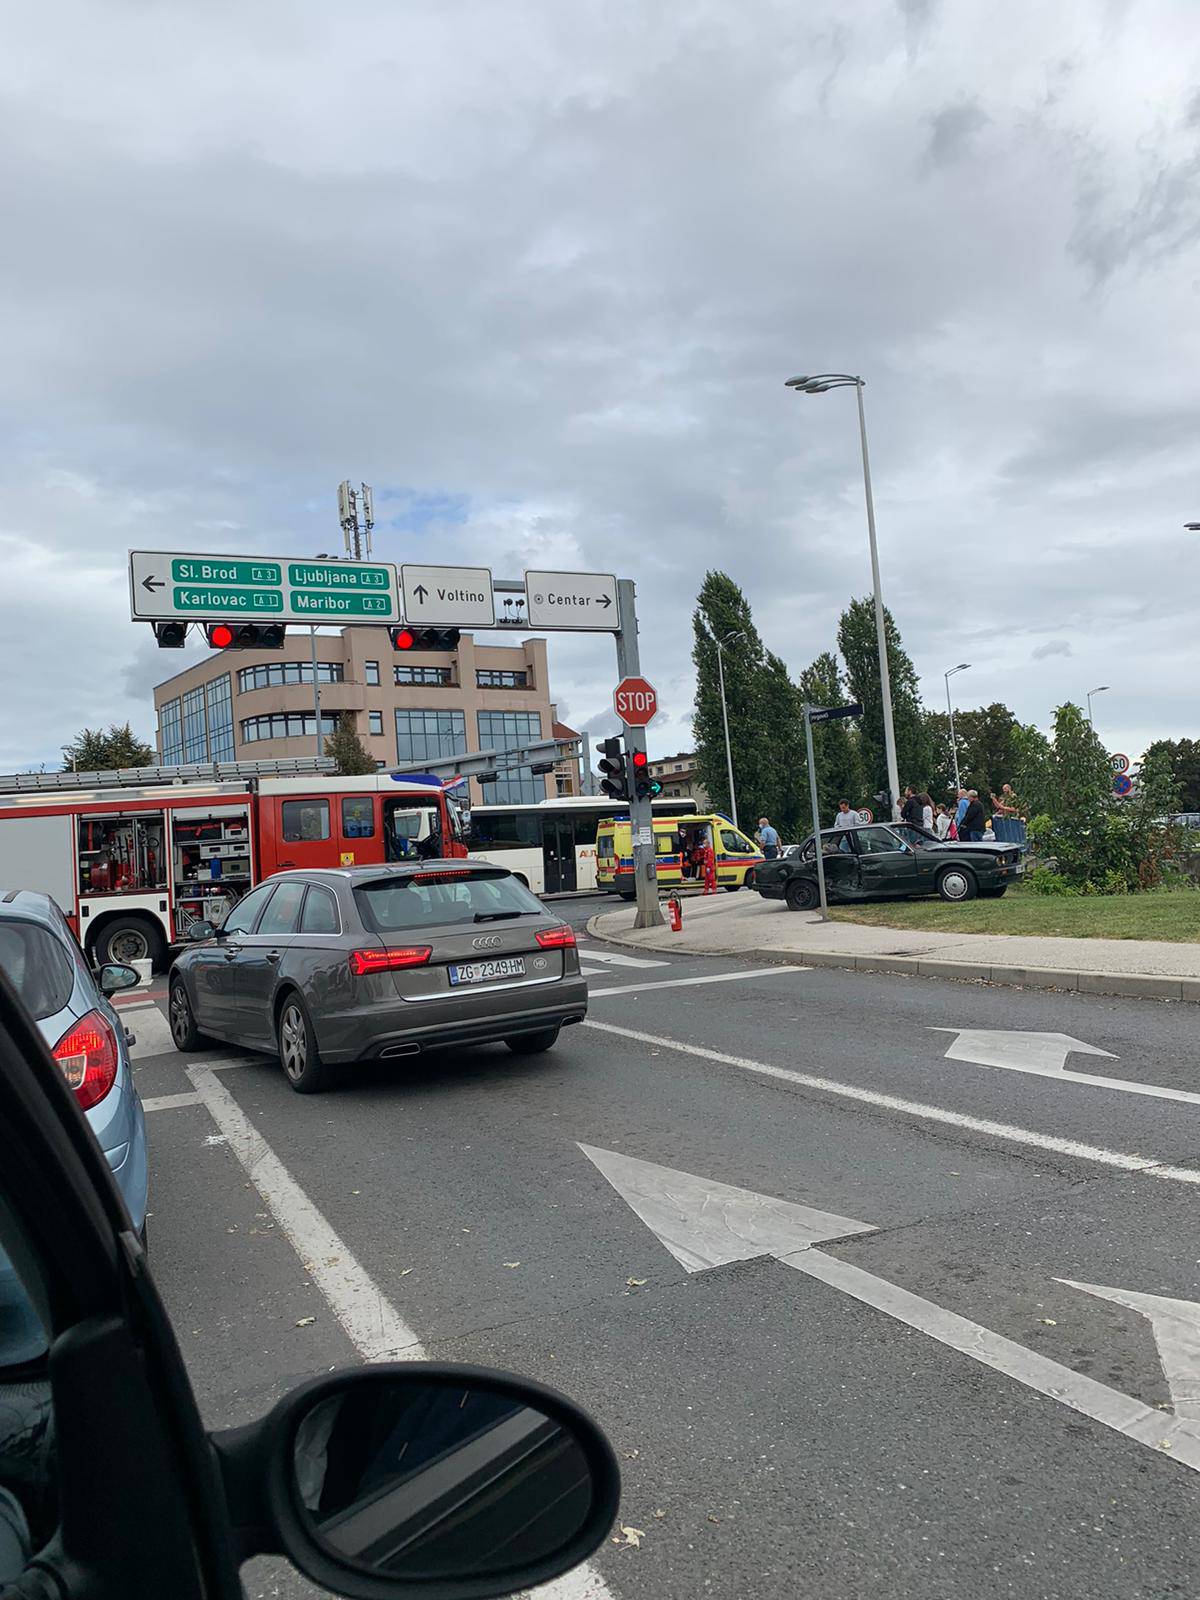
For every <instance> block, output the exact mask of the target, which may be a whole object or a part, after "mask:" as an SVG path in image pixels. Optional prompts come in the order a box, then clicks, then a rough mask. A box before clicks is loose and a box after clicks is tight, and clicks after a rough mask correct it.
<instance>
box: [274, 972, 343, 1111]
mask: <svg viewBox="0 0 1200 1600" xmlns="http://www.w3.org/2000/svg"><path fill="white" fill-rule="evenodd" d="M275 1034H276V1038H277V1040H278V1042H279V1060H280V1063H281V1065H282V1067H283V1071H284V1075H285V1077H286V1078H287V1081H288V1082H289V1083H290V1084H291V1086H292V1088H293V1089H295V1091H296V1093H297V1094H320V1092H321V1091H322V1089H326V1088H328V1087H329V1081H330V1072H329V1068H328V1067H327V1066H326V1065H325V1063H324V1062H323V1061H322V1060H321V1052H320V1051H319V1050H318V1049H317V1036H316V1034H315V1033H314V1032H313V1027H312V1023H311V1022H310V1021H309V1020H308V1012H307V1011H305V1009H304V1003H303V1001H302V1000H301V999H300V996H299V995H298V994H289V995H288V997H287V999H286V1000H285V1001H284V1002H283V1005H282V1006H281V1007H280V1011H279V1021H278V1022H277V1024H276V1027H275Z"/></svg>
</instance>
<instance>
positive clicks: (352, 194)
mask: <svg viewBox="0 0 1200 1600" xmlns="http://www.w3.org/2000/svg"><path fill="white" fill-rule="evenodd" d="M5 31H6V47H5V50H4V52H3V55H2V57H0V186H2V195H3V215H4V219H5V224H4V242H3V245H2V246H0V325H2V328H3V345H4V359H3V361H2V362H0V407H2V418H3V431H4V439H3V448H2V449H0V558H2V567H0V572H2V574H3V586H4V599H5V620H6V628H5V633H6V643H7V660H8V664H9V680H8V681H9V692H8V694H7V695H6V696H5V700H4V706H3V721H2V725H0V770H4V771H10V770H14V769H16V768H18V767H22V766H25V765H27V764H30V763H36V762H39V761H42V760H51V761H52V760H54V759H55V758H56V756H57V752H58V747H59V746H60V745H61V743H62V742H63V740H64V739H65V738H67V737H69V736H70V735H71V734H72V733H73V732H74V731H75V730H76V729H78V728H79V727H80V726H82V725H84V724H88V725H92V726H95V725H98V724H102V723H108V722H111V721H123V720H124V719H125V718H126V717H128V718H130V719H131V720H132V722H133V723H134V726H135V728H137V729H138V730H139V731H141V732H143V733H146V734H151V733H152V717H151V711H150V695H149V690H150V686H151V685H152V684H153V683H154V681H155V680H156V679H157V678H159V677H161V676H164V675H165V672H164V670H163V669H164V667H167V668H172V667H176V666H177V665H178V664H179V662H180V660H181V658H180V657H179V656H178V655H171V656H166V655H163V654H161V653H160V652H158V651H157V650H156V649H155V648H154V647H153V645H152V642H151V641H150V639H149V636H148V634H149V630H148V629H146V628H145V626H144V625H143V626H140V627H134V626H133V625H132V624H131V623H130V622H129V620H128V598H127V588H126V578H125V561H126V551H127V549H128V548H129V547H131V546H138V547H147V548H152V549H154V548H158V549H162V548H167V549H171V548H178V549H193V550H214V551H216V550H229V551H237V550H258V551H260V552H264V553H280V554H292V553H294V554H311V553H315V552H317V551H318V550H325V549H330V548H336V541H337V539H338V537H339V534H338V529H337V524H336V511H335V504H334V493H335V487H336V484H337V482H338V480H339V479H341V478H343V477H347V476H348V477H352V478H354V479H356V480H357V479H360V478H362V479H366V480H367V481H368V482H370V483H372V484H373V485H374V486H375V491H376V504H377V516H378V523H379V525H378V528H377V531H376V554H377V555H380V556H382V557H385V558H387V559H390V560H394V561H397V562H400V561H403V560H438V561H450V562H454V561H464V562H468V563H481V564H488V565H490V566H491V567H492V568H493V569H494V570H495V571H496V573H497V575H509V574H514V573H519V572H520V571H521V570H522V569H523V568H524V567H526V566H538V567H566V568H571V567H581V568H586V569H597V570H615V571H617V572H618V573H621V574H622V575H627V576H630V577H633V578H634V579H635V580H636V582H637V585H638V595H639V609H640V613H641V619H642V647H643V665H644V667H645V669H646V671H647V675H648V676H649V677H650V678H651V679H652V680H653V681H654V682H655V683H656V684H657V685H658V688H659V693H660V701H661V703H662V705H663V707H664V711H663V714H661V715H660V717H659V720H658V722H657V723H656V724H655V725H654V727H653V728H652V730H651V731H652V733H653V735H654V738H653V740H652V749H654V750H655V751H656V752H657V753H667V752H668V750H673V749H676V748H680V747H686V746H687V744H688V741H689V737H690V733H689V713H690V708H691V699H692V682H691V665H690V626H689V615H690V610H691V605H692V601H693V597H694V594H695V590H696V587H697V584H698V581H699V579H700V578H701V577H702V575H703V573H704V571H705V569H706V568H708V567H710V566H715V567H721V568H723V569H724V570H726V571H727V572H729V573H730V574H732V576H734V577H735V578H736V579H737V580H738V581H739V582H740V583H741V584H742V585H743V586H744V588H745V590H746V592H747V594H748V595H749V597H750V599H751V602H752V604H753V605H754V608H755V613H756V617H757V620H758V622H759V626H760V628H761V630H762V632H763V634H764V637H765V638H766V640H767V642H768V643H769V644H770V645H771V646H773V647H774V648H775V649H776V650H778V651H779V653H780V654H781V655H783V656H784V658H785V659H786V660H787V661H788V662H789V664H790V665H791V666H792V667H793V668H794V669H795V670H797V671H798V670H799V669H801V668H802V667H803V666H804V665H805V664H806V663H807V662H808V661H809V660H810V659H811V658H812V656H814V655H815V654H816V653H817V652H818V651H820V650H822V649H824V648H827V647H829V646H830V645H831V643H832V640H833V635H834V630H835V627H836V619H837V615H838V612H839V611H840V609H841V608H842V606H843V605H844V604H845V602H846V600H847V598H848V597H849V596H851V595H854V594H863V593H866V592H867V591H868V589H869V583H870V578H869V567H868V561H867V550H866V536H865V524H864V516H863V507H862V480H861V467H860V462H859V458H858V455H857V448H858V445H857V437H856V428H855V421H854V415H853V396H852V394H851V393H850V392H848V391H847V392H844V393H830V394H827V395H824V396H821V397H817V398H805V397H796V396H793V395H792V394H790V393H789V392H787V391H785V390H784V388H783V380H784V379H785V378H786V377H788V376H789V375H790V374H792V373H794V372H803V371H820V370H839V371H851V372H854V371H857V372H861V373H863V374H864V375H865V377H866V379H867V383H868V387H867V390H866V401H867V412H868V423H869V426H870V430H871V443H872V453H873V465H874V469H875V489H876V501H877V511H878V521H879V535H880V547H881V555H882V563H883V582H884V593H885V597H886V599H887V601H888V603H889V604H890V606H891V607H892V609H893V611H894V612H895V615H896V618H897V621H898V623H899V625H900V628H901V631H902V633H903V636H904V638H905V641H906V643H907V645H908V647H909V649H910V650H911V652H912V654H913V656H914V658H915V660H916V662H917V666H918V669H919V671H920V672H921V673H922V674H923V675H924V678H925V691H926V694H927V697H928V698H929V699H930V700H931V701H932V702H933V703H935V704H936V703H938V702H939V700H940V699H941V696H942V693H943V686H942V678H941V674H942V672H943V671H944V670H945V668H946V667H948V666H952V665H954V664H955V663H957V662H959V661H970V662H971V663H972V664H973V667H972V671H971V672H970V673H964V674H962V675H961V676H960V677H959V678H958V679H957V680H956V682H957V683H958V684H959V685H960V686H961V688H960V703H961V704H964V705H970V704H979V703H982V702H985V701H990V700H993V699H1003V700H1006V701H1007V702H1008V703H1009V704H1010V705H1011V706H1013V708H1014V709H1015V710H1016V711H1017V712H1018V714H1019V715H1020V716H1021V717H1022V718H1025V719H1027V720H1030V721H1034V722H1037V723H1039V724H1041V725H1043V726H1045V725H1046V724H1047V723H1048V721H1049V718H1050V717H1051V716H1052V714H1053V708H1054V706H1055V705H1056V704H1058V703H1059V702H1061V701H1062V700H1064V699H1067V698H1074V699H1076V700H1082V697H1083V694H1084V692H1085V691H1086V690H1088V689H1090V688H1092V687H1093V686H1095V685H1098V684H1102V683H1105V684H1109V685H1111V688H1110V690H1109V692H1108V693H1107V694H1105V695H1102V696H1100V697H1099V699H1098V700H1097V702H1096V720H1097V726H1098V729H1099V731H1100V732H1101V733H1102V734H1103V736H1104V737H1105V739H1106V740H1107V741H1108V743H1109V745H1110V747H1111V748H1113V749H1126V750H1128V751H1129V752H1130V753H1136V752H1138V751H1139V750H1140V749H1141V748H1142V747H1143V745H1144V744H1145V743H1146V742H1147V741H1148V740H1149V739H1151V738H1155V737H1158V736H1161V735H1167V736H1170V735H1179V734H1188V735H1196V734H1198V733H1200V728H1198V727H1197V725H1196V724H1197V713H1196V698H1197V696H1196V677H1197V661H1198V659H1200V640H1198V637H1197V635H1198V631H1200V630H1198V628H1197V612H1198V607H1200V535H1189V534H1187V533H1185V532H1184V531H1183V530H1182V526H1181V525H1182V524H1183V523H1184V522H1185V521H1189V520H1200V472H1198V468H1200V433H1198V426H1197V424H1198V420H1200V338H1198V332H1197V311H1198V309H1200V261H1198V257H1197V240H1198V237H1200V88H1198V86H1200V59H1198V58H1200V32H1198V30H1197V28H1196V10H1195V0H1058V3H1056V4H1055V5H1053V6H1047V5H1046V4H1045V0H1008V3H1007V4H1006V5H1004V6H1002V7H1001V6H997V5H995V4H994V3H991V0H988V3H986V4H985V3H983V0H858V3H857V4H853V5H847V4H845V0H786V3H785V0H720V3H715V0H668V3H665V4H652V3H647V0H503V3H500V0H436V3H434V0H424V3H420V4H413V3H409V0H341V3H339V4H337V5H331V4H329V3H328V0H326V3H323V4H321V5H315V4H311V3H309V0H250V3H246V0H237V3H233V0H196V3H194V4H191V3H183V0H178V3H173V0H157V3H151V0H139V3H136V4H134V3H124V0H106V3H105V4H104V5H102V6H97V5H96V4H95V3H94V0H76V3H70V0H63V3H59V0H45V3H44V4H42V5H40V6H31V5H29V6H23V7H19V8H16V9H13V10H10V12H9V15H8V18H7V21H6V30H5ZM551 662H552V672H553V677H554V687H555V689H556V691H557V693H558V697H559V700H560V707H561V710H562V711H563V712H564V714H565V715H566V716H567V717H568V718H569V719H571V720H573V721H574V722H576V723H577V724H585V725H590V726H592V727H596V726H599V725H601V724H602V723H603V721H604V714H605V709H606V706H607V704H608V700H609V695H610V692H611V687H612V681H613V662H612V650H611V643H610V642H608V641H605V640H588V639H587V638H586V637H584V636H562V635H560V636H558V637H557V638H556V639H555V640H554V642H553V644H552V646H551Z"/></svg>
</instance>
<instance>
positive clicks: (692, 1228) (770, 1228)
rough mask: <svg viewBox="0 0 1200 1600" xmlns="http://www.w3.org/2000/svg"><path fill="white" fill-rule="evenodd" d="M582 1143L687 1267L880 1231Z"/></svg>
mask: <svg viewBox="0 0 1200 1600" xmlns="http://www.w3.org/2000/svg"><path fill="white" fill-rule="evenodd" d="M579 1148H580V1149H581V1150H582V1151H583V1153H584V1155H585V1156H586V1157H587V1158H588V1160H589V1161H590V1162H591V1163H592V1165H593V1166H595V1167H597V1168H599V1170H600V1171H601V1172H602V1173H603V1174H604V1176H605V1177H606V1178H607V1179H608V1181H609V1183H611V1184H612V1186H613V1188H614V1189H615V1190H616V1191H617V1193H618V1194H619V1195H620V1196H621V1198H622V1200H624V1202H625V1204H626V1205H627V1206H629V1207H630V1209H631V1210H633V1211H635V1212H636V1213H637V1215H638V1216H639V1217H641V1219H642V1221H643V1222H644V1223H645V1224H646V1226H647V1227H648V1228H649V1229H650V1231H651V1233H653V1234H654V1235H655V1237H656V1238H657V1239H658V1240H659V1241H660V1243H662V1244H665V1245H666V1247H667V1249H668V1250H669V1251H670V1252H671V1254H672V1255H673V1256H674V1257H675V1259H676V1261H678V1262H679V1264H680V1265H681V1266H683V1267H686V1268H687V1270H688V1271H689V1272H704V1271H706V1270H707V1269H708V1268H709V1267H721V1266H725V1265H727V1264H728V1263H729V1262H730V1261H751V1260H753V1258H754V1257H755V1256H764V1255H771V1256H773V1255H788V1254H790V1253H791V1251H793V1250H798V1249H800V1248H801V1246H807V1245H814V1244H824V1243H825V1242H826V1241H827V1240H829V1239H846V1238H848V1237H849V1236H850V1235H851V1234H854V1233H874V1232H875V1229H874V1227H873V1226H872V1225H871V1223H869V1222H856V1221H855V1219H854V1218H853V1217H839V1216H838V1215H837V1214H836V1213H835V1212H832V1211H817V1210H816V1209H814V1208H813V1207H812V1206H805V1205H799V1204H797V1203H796V1202H795V1201H794V1200H777V1199H776V1198H775V1197H774V1196H773V1195H768V1194H755V1193H754V1191H753V1190H752V1189H738V1188H735V1186H734V1185H733V1184H730V1183H716V1182H714V1181H712V1180H710V1179H708V1178H698V1177H696V1176H695V1175H694V1174H693V1173H690V1172H679V1171H677V1170H676V1169H675V1168H674V1167H660V1166H658V1165H657V1163H656V1162H653V1161H639V1160H638V1159H637V1157H636V1156H627V1155H623V1154H621V1152H620V1151H617V1150H600V1149H597V1148H596V1147H595V1146H593V1145H587V1144H581V1145H580V1146H579Z"/></svg>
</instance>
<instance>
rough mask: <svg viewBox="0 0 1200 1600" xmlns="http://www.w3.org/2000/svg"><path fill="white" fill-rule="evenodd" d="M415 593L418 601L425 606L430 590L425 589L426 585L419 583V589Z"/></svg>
mask: <svg viewBox="0 0 1200 1600" xmlns="http://www.w3.org/2000/svg"><path fill="white" fill-rule="evenodd" d="M413 593H414V594H415V595H416V597H417V599H418V600H420V601H421V603H422V605H423V604H424V603H425V600H426V598H427V596H428V594H429V590H428V589H427V588H426V587H425V585H424V584H423V583H419V584H418V585H417V587H416V588H415V589H414V590H413Z"/></svg>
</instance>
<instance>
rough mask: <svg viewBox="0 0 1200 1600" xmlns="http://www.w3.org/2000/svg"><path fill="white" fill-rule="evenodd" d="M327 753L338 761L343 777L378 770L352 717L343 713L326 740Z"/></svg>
mask: <svg viewBox="0 0 1200 1600" xmlns="http://www.w3.org/2000/svg"><path fill="white" fill-rule="evenodd" d="M325 754H326V755H327V756H328V757H329V758H330V760H331V761H336V762H337V769H338V772H339V774H340V775H341V776H342V777H343V778H356V777H362V776H363V775H365V774H366V773H368V772H374V771H375V770H376V769H375V762H374V759H373V758H372V757H371V756H369V755H368V754H367V750H366V747H365V745H364V744H363V742H362V740H361V739H360V738H359V736H358V730H357V729H356V728H355V726H354V720H353V718H352V717H348V716H345V715H343V716H341V717H340V718H339V719H338V725H337V727H336V729H335V730H334V731H333V733H331V734H330V735H329V737H328V738H327V739H326V740H325Z"/></svg>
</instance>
